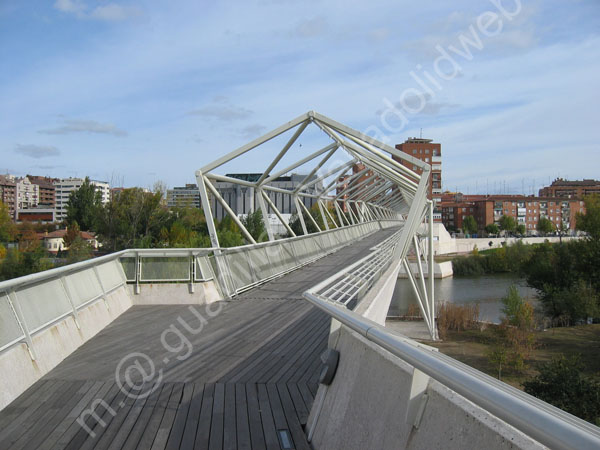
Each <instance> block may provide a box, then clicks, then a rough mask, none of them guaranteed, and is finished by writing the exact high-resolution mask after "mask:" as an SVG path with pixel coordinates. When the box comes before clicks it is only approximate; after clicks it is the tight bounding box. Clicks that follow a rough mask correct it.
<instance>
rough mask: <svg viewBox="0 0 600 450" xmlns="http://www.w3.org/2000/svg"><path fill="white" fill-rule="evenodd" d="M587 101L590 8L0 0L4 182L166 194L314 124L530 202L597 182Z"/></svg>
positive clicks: (465, 187)
mask: <svg viewBox="0 0 600 450" xmlns="http://www.w3.org/2000/svg"><path fill="white" fill-rule="evenodd" d="M494 14H495V16H494ZM492 19H493V20H492ZM488 22H489V24H488ZM485 24H488V26H487V27H485V26H483V25H485ZM482 30H484V31H485V32H486V33H484V32H483V31H482ZM465 40H468V41H470V42H472V44H467V45H466V47H465V42H466V41H465ZM467 50H468V51H467ZM442 54H446V55H449V56H450V58H451V60H452V61H450V60H448V59H444V58H442V59H440V57H441V55H442ZM411 72H412V74H411ZM425 72H426V73H427V74H428V75H429V76H430V78H429V79H428V78H427V77H426V75H425ZM418 80H420V83H419V81H418ZM429 80H433V81H429ZM598 104H600V2H598V1H597V0H590V1H584V0H580V1H576V0H561V1H554V0H544V1H528V0H504V1H501V2H500V1H499V0H494V1H489V0H488V1H461V0H458V1H453V2H440V1H431V0H422V1H419V2H409V1H397V0H396V1H371V2H366V1H362V2H354V1H329V2H322V1H319V2H317V1H311V0H305V1H296V0H283V1H274V0H258V1H251V0H250V1H243V2H237V1H230V2H199V1H189V2H185V1H176V2H156V1H140V2H133V1H123V2H120V1H114V2H113V1H94V0H58V1H56V2H54V1H34V0H31V1H10V0H0V117H2V120H1V121H0V156H1V158H0V172H2V173H5V172H10V173H15V174H25V173H28V172H29V173H35V174H42V175H50V176H56V177H66V176H85V175H89V176H91V177H92V178H96V179H103V180H108V181H111V180H112V181H113V183H114V184H124V185H126V186H133V185H138V186H144V187H150V186H152V184H153V183H154V182H155V181H158V180H161V181H164V182H165V183H166V184H167V185H168V186H174V185H181V184H183V183H186V182H193V181H194V171H195V169H197V168H200V167H201V166H203V165H204V164H206V163H208V162H210V161H211V160H213V159H215V158H216V157H218V156H220V155H221V154H224V153H226V152H229V151H231V150H233V149H235V148H237V147H238V146H240V145H242V144H244V143H246V142H247V141H249V140H251V139H254V138H255V137H257V136H259V135H260V134H262V133H264V132H266V131H268V130H270V129H272V128H275V127H276V126H278V125H280V124H282V123H284V122H286V121H288V120H290V119H292V118H294V117H296V116H298V115H300V114H301V113H303V112H306V111H308V110H316V111H319V112H321V113H323V114H325V115H328V116H330V117H332V118H334V119H336V120H338V121H340V122H343V123H346V124H348V125H350V126H352V127H354V128H356V129H358V130H360V131H365V132H369V133H370V134H371V135H373V136H376V137H378V138H381V139H384V140H386V141H387V142H389V143H399V142H402V141H404V140H405V139H406V138H407V137H408V136H415V135H416V136H418V135H419V132H420V128H423V137H427V138H431V139H434V140H435V141H436V142H441V143H442V155H443V181H444V188H446V189H450V190H454V189H457V188H458V189H459V190H462V191H463V192H469V193H475V192H476V191H477V192H479V193H485V192H486V190H487V191H488V192H490V193H494V192H500V191H501V190H502V191H503V190H504V189H505V187H504V186H506V190H507V191H509V192H511V193H520V192H522V190H523V188H524V191H525V193H531V192H532V189H534V188H535V189H536V192H537V188H539V187H541V186H543V185H545V184H547V183H548V181H549V180H550V179H553V178H555V177H557V176H562V177H568V178H572V179H576V178H577V179H581V178H600V173H599V168H600V147H599V144H598V143H599V142H600V126H599V124H600V120H599V116H598ZM310 144H311V141H310V139H308V140H307V141H305V143H304V147H302V149H306V150H305V151H308V149H309V148H310ZM298 145H299V144H298ZM265 159H266V156H262V155H256V156H255V157H253V158H250V159H248V160H246V161H245V162H244V163H243V164H242V163H239V164H238V165H237V166H236V165H233V166H232V167H231V170H239V171H258V170H260V169H261V168H263V167H264V166H265V165H266V161H265Z"/></svg>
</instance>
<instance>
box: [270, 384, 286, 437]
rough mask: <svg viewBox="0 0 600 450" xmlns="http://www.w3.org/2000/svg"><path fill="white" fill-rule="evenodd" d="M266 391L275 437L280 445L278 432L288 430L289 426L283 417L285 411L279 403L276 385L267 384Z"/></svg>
mask: <svg viewBox="0 0 600 450" xmlns="http://www.w3.org/2000/svg"><path fill="white" fill-rule="evenodd" d="M266 387H267V392H268V394H269V403H270V404H271V412H272V413H273V421H274V422H275V429H276V430H277V439H278V440H279V444H280V446H281V447H284V446H283V445H282V442H281V440H280V438H279V433H280V432H281V431H287V432H289V431H290V427H289V425H288V423H287V419H286V417H285V412H284V411H283V405H282V404H281V399H280V398H279V392H278V391H277V386H276V385H274V384H267V385H266Z"/></svg>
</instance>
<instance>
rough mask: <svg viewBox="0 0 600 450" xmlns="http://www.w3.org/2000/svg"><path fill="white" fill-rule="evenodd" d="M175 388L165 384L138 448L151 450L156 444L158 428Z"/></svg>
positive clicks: (170, 384)
mask: <svg viewBox="0 0 600 450" xmlns="http://www.w3.org/2000/svg"><path fill="white" fill-rule="evenodd" d="M173 388H174V384H173V383H164V387H163V389H162V391H161V393H160V395H159V396H158V401H157V402H156V406H155V407H154V410H153V411H152V415H151V416H150V418H149V419H148V421H147V422H146V426H145V429H144V433H143V434H142V437H141V438H140V441H139V443H138V445H137V446H138V448H143V449H149V448H151V447H152V443H153V442H154V438H155V437H156V433H157V432H158V428H159V427H160V423H161V422H162V419H163V416H164V414H165V410H166V409H167V406H168V402H169V398H170V397H171V393H172V392H173Z"/></svg>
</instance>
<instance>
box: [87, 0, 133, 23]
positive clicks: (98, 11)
mask: <svg viewBox="0 0 600 450" xmlns="http://www.w3.org/2000/svg"><path fill="white" fill-rule="evenodd" d="M140 14H141V10H140V9H138V8H135V7H128V6H121V5H117V4H115V3H109V4H107V5H104V6H98V7H97V8H95V9H94V10H93V11H92V12H90V14H89V17H90V18H91V19H98V20H108V21H120V20H127V19H130V18H132V17H137V16H139V15H140Z"/></svg>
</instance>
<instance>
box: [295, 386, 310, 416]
mask: <svg viewBox="0 0 600 450" xmlns="http://www.w3.org/2000/svg"><path fill="white" fill-rule="evenodd" d="M294 384H295V385H296V386H297V387H298V390H299V391H300V395H302V400H304V404H305V405H306V408H307V409H308V411H309V412H310V410H311V408H312V405H313V403H314V401H315V396H314V395H313V393H312V392H311V391H310V389H309V388H308V386H307V385H306V383H305V382H303V381H302V382H300V383H294Z"/></svg>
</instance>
